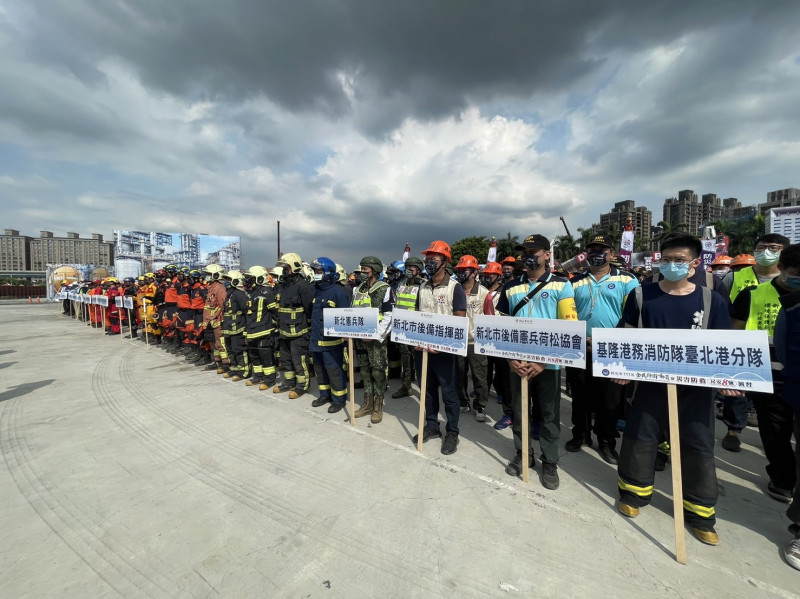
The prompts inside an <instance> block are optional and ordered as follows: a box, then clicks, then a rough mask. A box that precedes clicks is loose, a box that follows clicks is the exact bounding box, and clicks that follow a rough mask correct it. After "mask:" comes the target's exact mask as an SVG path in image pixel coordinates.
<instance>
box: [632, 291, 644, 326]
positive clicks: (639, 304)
mask: <svg viewBox="0 0 800 599" xmlns="http://www.w3.org/2000/svg"><path fill="white" fill-rule="evenodd" d="M633 294H634V295H633V297H634V298H636V308H637V309H638V310H639V328H640V329H641V328H642V307H643V305H644V300H643V299H642V286H641V285H639V286H638V287H636V288H635V289H634V290H633Z"/></svg>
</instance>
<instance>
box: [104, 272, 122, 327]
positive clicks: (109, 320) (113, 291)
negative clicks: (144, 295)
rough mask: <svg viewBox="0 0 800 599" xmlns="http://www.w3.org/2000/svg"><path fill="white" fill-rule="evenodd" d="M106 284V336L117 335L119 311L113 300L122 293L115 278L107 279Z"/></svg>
mask: <svg viewBox="0 0 800 599" xmlns="http://www.w3.org/2000/svg"><path fill="white" fill-rule="evenodd" d="M106 283H107V285H108V286H107V287H106V293H105V295H106V296H107V297H108V306H107V307H106V335H119V333H120V327H119V321H120V309H119V308H118V307H117V303H116V301H115V299H116V297H117V296H119V295H122V293H121V292H120V290H119V287H118V285H119V281H118V280H117V279H116V278H115V277H108V278H107V279H106ZM104 286H105V285H104Z"/></svg>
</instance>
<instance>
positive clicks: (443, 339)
mask: <svg viewBox="0 0 800 599" xmlns="http://www.w3.org/2000/svg"><path fill="white" fill-rule="evenodd" d="M468 331H469V319H468V318H467V317H466V316H449V315H446V314H434V313H432V312H417V311H415V310H395V311H394V312H393V313H392V341H394V342H395V343H402V344H403V345H413V346H419V347H423V348H425V349H432V350H434V351H437V352H444V353H448V354H458V355H459V356H466V355H467V332H468Z"/></svg>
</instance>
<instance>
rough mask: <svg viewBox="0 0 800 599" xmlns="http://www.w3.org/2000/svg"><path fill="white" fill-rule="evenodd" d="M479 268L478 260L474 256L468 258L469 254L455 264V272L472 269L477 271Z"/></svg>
mask: <svg viewBox="0 0 800 599" xmlns="http://www.w3.org/2000/svg"><path fill="white" fill-rule="evenodd" d="M478 267H479V265H478V259H477V258H476V257H475V256H470V255H469V254H464V255H463V256H461V258H460V259H459V261H458V264H456V270H460V269H462V268H474V269H475V270H477V269H478Z"/></svg>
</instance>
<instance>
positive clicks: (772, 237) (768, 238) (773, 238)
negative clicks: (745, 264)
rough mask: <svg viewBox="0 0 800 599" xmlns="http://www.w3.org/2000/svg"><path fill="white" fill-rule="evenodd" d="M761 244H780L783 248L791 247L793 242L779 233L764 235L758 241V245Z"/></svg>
mask: <svg viewBox="0 0 800 599" xmlns="http://www.w3.org/2000/svg"><path fill="white" fill-rule="evenodd" d="M759 243H780V244H781V245H782V246H783V247H785V248H786V247H789V245H791V243H792V242H791V241H790V240H789V238H788V237H784V236H783V235H778V234H777V233H767V234H766V235H762V236H761V237H759V238H758V239H756V245H758V244H759Z"/></svg>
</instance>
